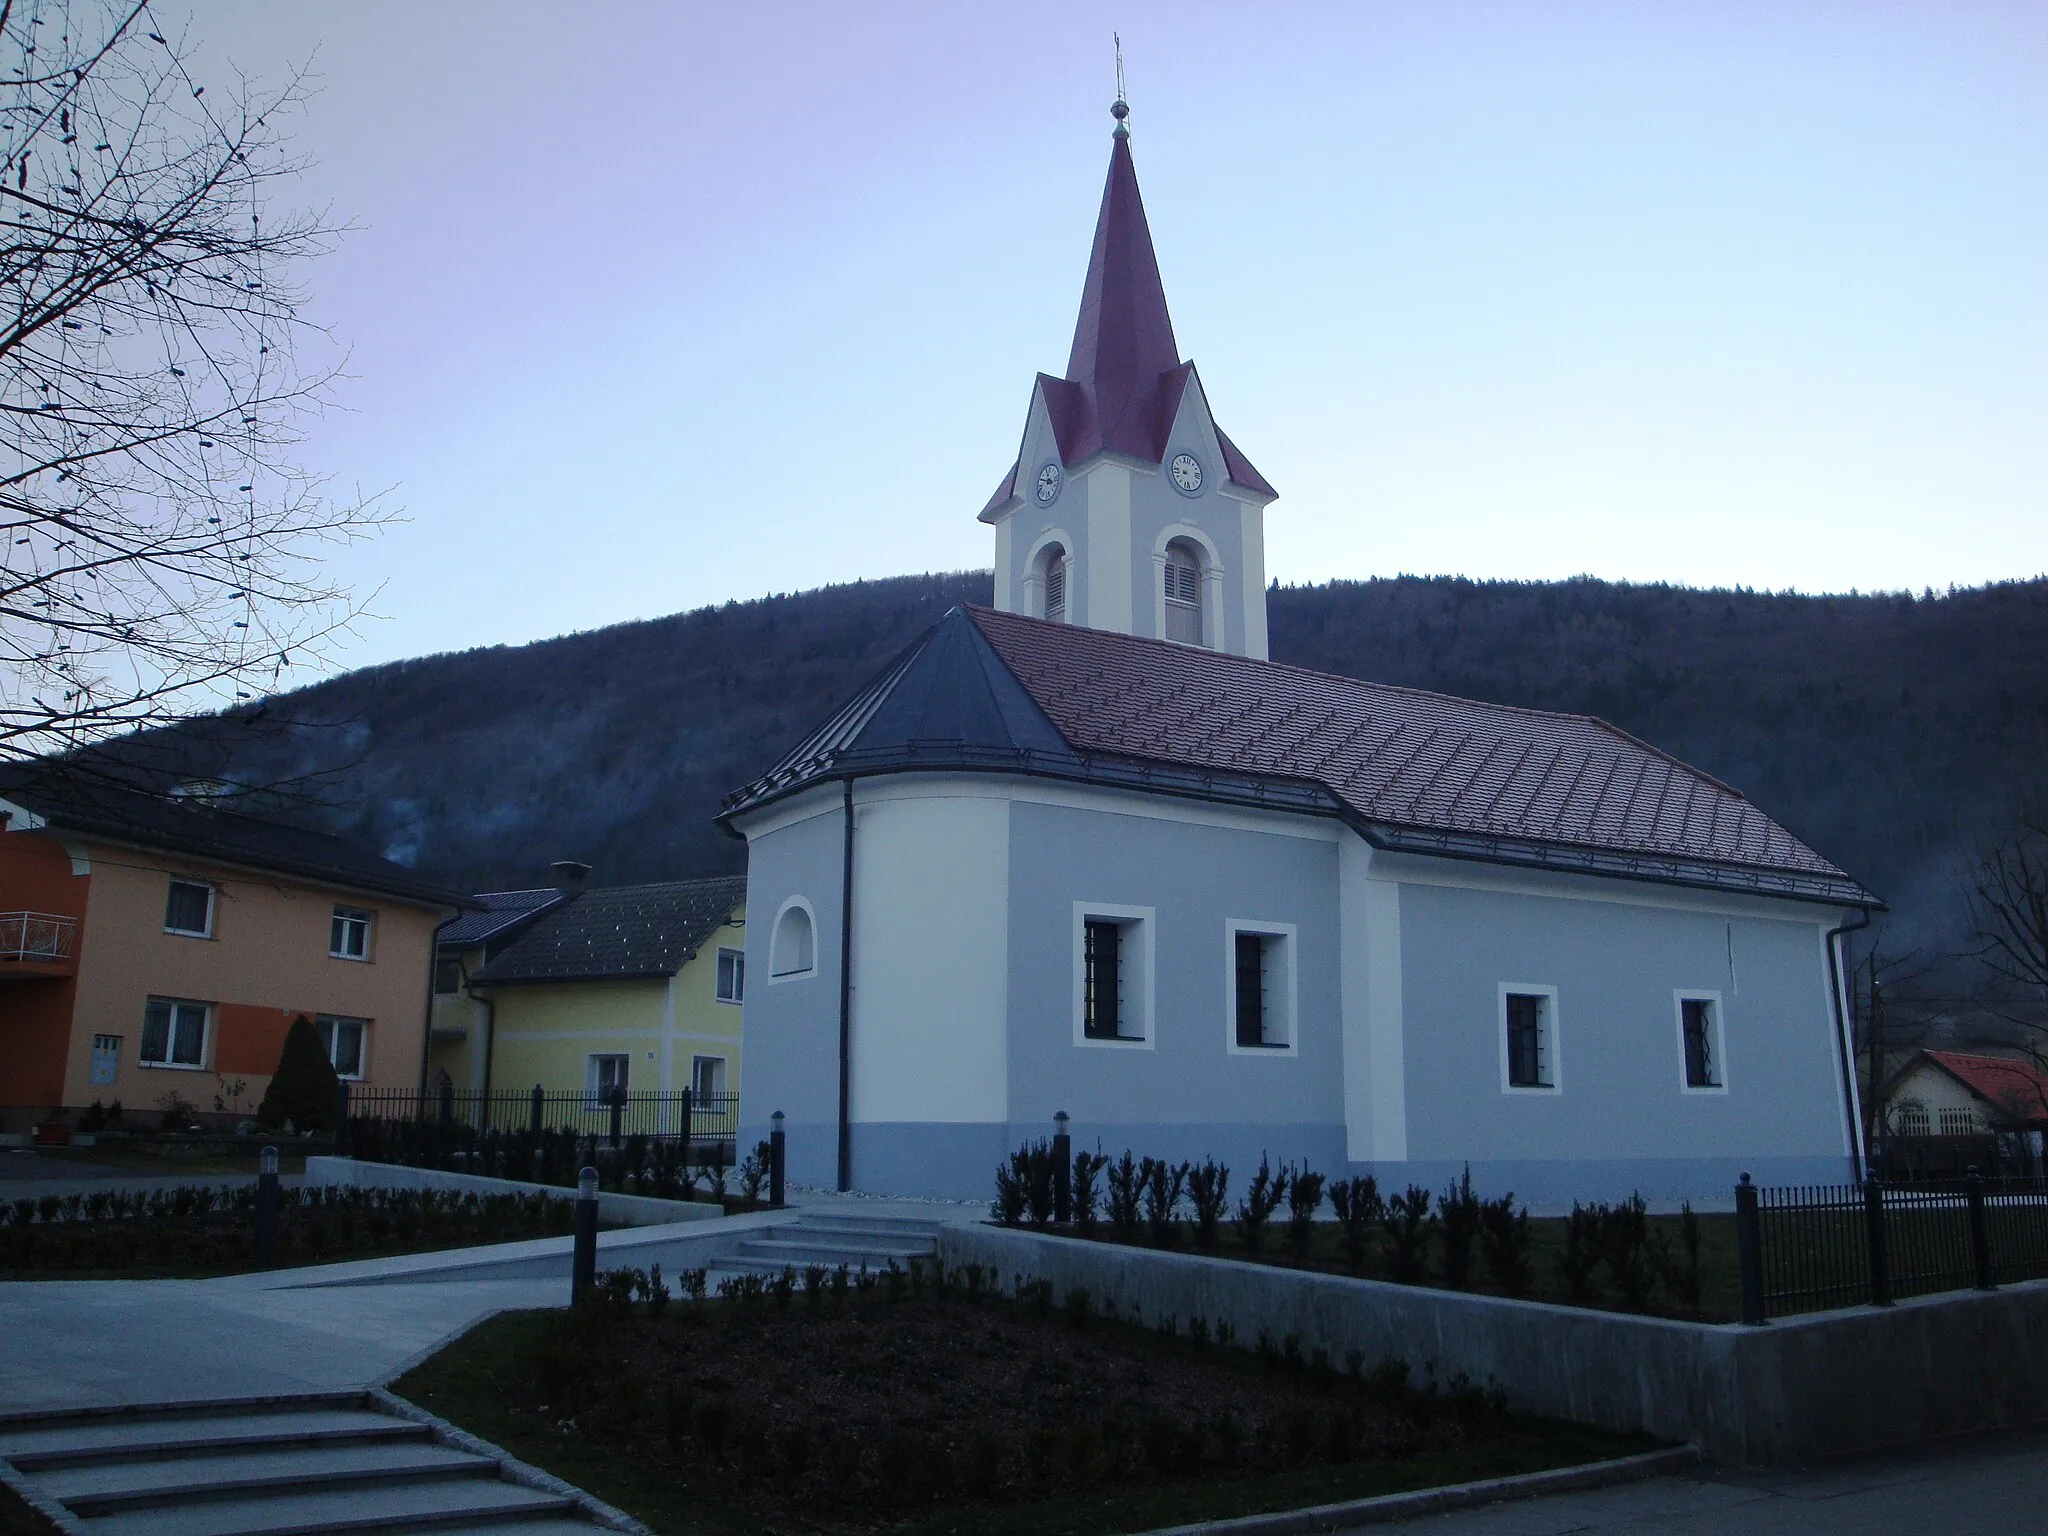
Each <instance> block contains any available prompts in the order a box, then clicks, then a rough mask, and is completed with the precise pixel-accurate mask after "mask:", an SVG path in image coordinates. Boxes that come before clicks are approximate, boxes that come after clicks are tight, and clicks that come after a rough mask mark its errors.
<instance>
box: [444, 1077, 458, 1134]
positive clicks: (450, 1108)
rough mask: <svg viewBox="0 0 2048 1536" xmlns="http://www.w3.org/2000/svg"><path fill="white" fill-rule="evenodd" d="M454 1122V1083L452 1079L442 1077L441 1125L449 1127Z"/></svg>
mask: <svg viewBox="0 0 2048 1536" xmlns="http://www.w3.org/2000/svg"><path fill="white" fill-rule="evenodd" d="M454 1120H455V1081H454V1079H453V1078H447V1077H444V1078H442V1079H441V1123H442V1124H443V1125H450V1124H453V1123H454Z"/></svg>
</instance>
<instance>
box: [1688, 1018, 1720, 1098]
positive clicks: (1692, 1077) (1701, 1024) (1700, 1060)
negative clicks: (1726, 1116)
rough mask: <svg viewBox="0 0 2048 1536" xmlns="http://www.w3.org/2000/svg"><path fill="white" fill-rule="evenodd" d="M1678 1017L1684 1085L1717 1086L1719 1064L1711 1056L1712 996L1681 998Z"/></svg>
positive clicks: (1712, 1035)
mask: <svg viewBox="0 0 2048 1536" xmlns="http://www.w3.org/2000/svg"><path fill="white" fill-rule="evenodd" d="M1678 1009H1679V1017H1680V1020H1681V1022H1682V1024H1683V1027H1684V1031H1685V1086H1686V1087H1688V1088H1718V1087H1720V1086H1721V1064H1720V1063H1719V1062H1718V1061H1717V1060H1715V1055H1714V1004H1713V1000H1712V999H1711V998H1705V997H1688V998H1682V999H1681V1000H1680V1001H1679V1005H1678Z"/></svg>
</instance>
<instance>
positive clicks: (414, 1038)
mask: <svg viewBox="0 0 2048 1536" xmlns="http://www.w3.org/2000/svg"><path fill="white" fill-rule="evenodd" d="M0 829H4V830H0V1131H4V1132H9V1133H19V1132H21V1131H24V1130H26V1129H28V1128H30V1127H31V1126H32V1125H34V1124H36V1123H38V1122H39V1121H40V1120H42V1119H43V1118H44V1117H45V1116H47V1115H48V1114H49V1112H50V1111H52V1110H55V1109H58V1108H62V1107H69V1108H73V1109H76V1108H79V1107H81V1106H85V1105H89V1104H91V1103H92V1102H93V1101H95V1100H97V1101H99V1102H100V1103H101V1104H102V1105H111V1104H113V1103H114V1101H116V1100H119V1101H120V1102H121V1104H122V1107H123V1110H124V1112H125V1113H134V1114H153V1113H154V1112H155V1111H158V1110H162V1109H166V1108H170V1107H173V1105H174V1104H175V1103H180V1102H181V1103H182V1104H183V1105H185V1106H187V1107H190V1108H192V1109H195V1110H197V1111H198V1112H199V1113H201V1114H202V1115H221V1116H226V1117H229V1118H241V1117H244V1116H248V1115H253V1114H254V1113H255V1109H256V1106H257V1104H258V1103H259V1102H260V1101H261V1100H262V1097H263V1090H264V1088H265V1086H266V1085H267V1084H268V1082H269V1080H270V1074H271V1073H272V1072H273V1071H274V1070H275V1069H276V1066H277V1061H278V1056H279V1054H280V1052H281V1051H282V1050H283V1048H284V1037H285V1031H286V1030H287V1029H288V1028H289V1027H290V1025H291V1022H292V1020H293V1019H294V1018H295V1017H297V1016H298V1015H299V1014H302V1013H303V1014H305V1015H307V1016H308V1017H310V1018H312V1019H314V1020H315V1022H316V1023H317V1024H318V1026H319V1028H320V1032H321V1037H322V1040H323V1042H324V1043H325V1045H326V1048H327V1050H328V1053H329V1055H330V1057H331V1059H332V1060H333V1061H334V1064H335V1069H336V1071H338V1072H339V1073H340V1074H341V1075H342V1076H343V1077H344V1078H345V1079H347V1080H349V1081H350V1082H351V1083H352V1084H360V1085H361V1086H362V1087H364V1088H365V1089H371V1090H376V1089H400V1090H405V1091H408V1092H410V1091H416V1090H417V1088H418V1086H419V1083H420V1079H421V1073H422V1070H423V1067H424V1063H425V1059H426V1026H427V1009H428V1005H429V1000H430V995H431V986H432V976H433V955H434V929H435V927H436V926H437V925H438V924H439V923H440V922H441V921H442V920H443V919H445V918H447V917H450V916H452V915H453V914H454V913H456V912H457V911H460V910H462V909H464V908H466V907H468V906H470V905H471V903H470V901H469V900H468V898H467V897H465V896H462V895H460V894H459V893H456V892H452V891H447V890H444V889H442V888H441V887H439V886H437V885H434V884H433V883H432V882H430V881H427V880H425V879H422V878H421V877H420V876H418V875H417V874H415V873H414V872H413V871H411V870H409V869H407V868H405V867H404V866H403V865H400V864H394V863H392V862H390V861H389V860H386V859H380V858H378V857H376V856H375V855H374V854H370V853H366V852H364V851H363V850H362V849H360V848H357V847H355V846H354V845H352V844H350V843H348V842H346V841H344V840H343V839H341V838H338V837H331V836H329V835H327V834H325V833H320V832H308V831H304V830H301V829H299V828H297V827H290V826H285V825H283V824H281V823H278V822H272V821H264V820H260V819H258V818H256V817H253V816H245V815H241V814H238V813H235V812H232V811H227V810H223V809H221V808H219V807H218V806H217V805H215V804H213V803H211V802H210V801H209V800H207V799H206V798H204V797H202V796H181V795H170V796H163V795H155V794H148V793H144V792H142V791H139V790H135V789H129V788H123V787H118V786H115V785H112V784H109V783H106V782H104V781H100V780H92V779H83V778H79V777H75V776H69V775H66V774H64V773H62V772H61V771H56V770H52V769H51V768H49V767H46V766H42V765H29V766H26V767H17V768H12V769H9V770H7V771H5V772H4V773H0Z"/></svg>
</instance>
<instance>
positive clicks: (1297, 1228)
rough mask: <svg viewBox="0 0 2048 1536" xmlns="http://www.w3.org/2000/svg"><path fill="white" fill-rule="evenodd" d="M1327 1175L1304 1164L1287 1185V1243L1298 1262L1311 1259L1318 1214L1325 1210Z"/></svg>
mask: <svg viewBox="0 0 2048 1536" xmlns="http://www.w3.org/2000/svg"><path fill="white" fill-rule="evenodd" d="M1323 1183H1324V1179H1323V1175H1321V1174H1320V1173H1310V1172H1309V1171H1308V1167H1307V1165H1306V1164H1304V1165H1303V1166H1302V1167H1300V1168H1297V1169H1296V1170H1295V1171H1294V1173H1293V1174H1292V1176H1291V1177H1290V1178H1289V1179H1288V1181H1287V1242H1288V1246H1290V1247H1291V1248H1293V1250H1294V1256H1295V1257H1296V1258H1297V1259H1305V1258H1307V1257H1308V1249H1309V1243H1310V1242H1311V1241H1312V1240H1313V1239H1314V1237H1315V1233H1316V1227H1315V1221H1316V1212H1317V1211H1319V1210H1321V1209H1322V1208H1323Z"/></svg>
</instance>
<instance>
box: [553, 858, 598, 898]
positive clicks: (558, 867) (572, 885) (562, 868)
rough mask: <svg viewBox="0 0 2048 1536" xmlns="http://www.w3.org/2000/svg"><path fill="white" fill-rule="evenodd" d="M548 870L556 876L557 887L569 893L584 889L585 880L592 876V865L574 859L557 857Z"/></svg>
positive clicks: (572, 893)
mask: <svg viewBox="0 0 2048 1536" xmlns="http://www.w3.org/2000/svg"><path fill="white" fill-rule="evenodd" d="M548 872H549V873H550V874H552V875H553V876H554V877H555V889H556V890H558V891H561V892H563V893H565V894H568V895H574V894H575V893H576V892H577V891H580V890H582V889H583V882H584V881H586V880H588V879H589V878H590V866H589V865H588V864H579V863H577V862H576V861H575V860H574V859H557V860H555V862H554V863H552V864H550V865H549V866H548Z"/></svg>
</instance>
